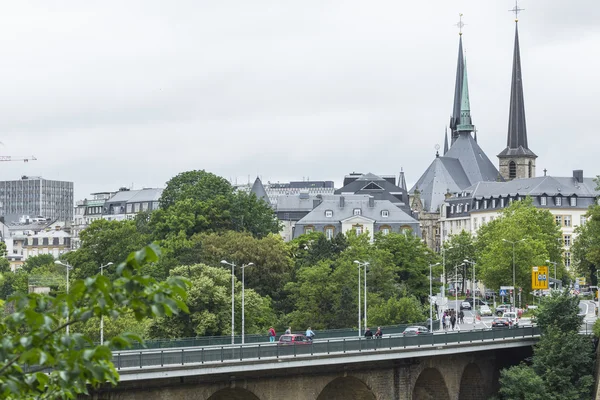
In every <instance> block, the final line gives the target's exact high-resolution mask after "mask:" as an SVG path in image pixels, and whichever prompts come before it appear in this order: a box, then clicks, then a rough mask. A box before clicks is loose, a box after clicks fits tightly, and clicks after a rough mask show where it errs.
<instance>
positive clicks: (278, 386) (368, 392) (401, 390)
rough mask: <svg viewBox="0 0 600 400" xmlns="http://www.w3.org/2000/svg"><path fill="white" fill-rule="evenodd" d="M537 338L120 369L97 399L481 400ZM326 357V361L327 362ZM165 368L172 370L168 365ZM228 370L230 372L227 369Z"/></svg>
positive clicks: (93, 395) (93, 397) (494, 387)
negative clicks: (198, 367) (196, 365)
mask: <svg viewBox="0 0 600 400" xmlns="http://www.w3.org/2000/svg"><path fill="white" fill-rule="evenodd" d="M534 341H535V339H534V338H529V339H522V340H518V341H508V342H502V343H495V344H494V346H492V347H494V348H493V349H490V346H489V345H484V344H483V343H479V344H476V343H473V344H471V345H469V346H465V345H462V346H444V347H443V348H441V347H440V348H437V347H434V348H429V349H427V350H425V349H423V348H420V349H414V351H408V350H406V351H403V352H401V353H399V352H397V351H378V352H377V353H375V354H371V355H369V356H367V355H365V354H364V353H363V354H361V355H360V356H358V355H356V354H354V355H353V354H344V355H329V356H328V357H327V358H325V357H320V358H316V359H312V358H309V359H296V358H294V359H290V360H286V359H279V360H270V361H269V360H261V361H262V363H264V364H262V363H244V362H238V363H236V364H235V365H234V366H223V367H220V366H215V367H207V366H204V367H203V369H202V371H203V372H202V373H201V374H198V373H197V372H194V371H195V370H194V369H193V368H191V367H190V366H179V368H173V367H171V368H168V371H167V370H165V369H164V368H163V369H162V370H161V369H160V368H157V369H156V370H155V371H154V372H149V371H145V370H144V371H142V370H141V369H138V370H137V371H136V370H135V369H131V370H127V371H121V378H122V381H121V383H120V384H119V385H118V386H117V387H115V388H110V387H105V388H102V389H100V390H97V391H96V392H94V393H92V394H91V397H92V399H93V400H163V399H178V400H179V399H181V400H280V399H290V400H291V399H293V400H296V399H298V400H325V399H328V400H338V399H339V400H342V399H343V400H375V399H377V400H380V399H381V400H387V399H390V400H410V399H413V400H414V399H419V400H420V399H424V400H427V399H432V400H479V399H487V398H489V396H490V395H491V394H492V393H495V391H496V390H497V380H498V375H499V370H500V369H501V368H504V367H506V366H507V365H515V364H518V363H519V362H520V361H521V360H523V359H524V358H525V357H528V356H530V355H531V346H532V344H533V343H534ZM324 361H327V362H324ZM165 368H166V367H165ZM223 368H226V369H223Z"/></svg>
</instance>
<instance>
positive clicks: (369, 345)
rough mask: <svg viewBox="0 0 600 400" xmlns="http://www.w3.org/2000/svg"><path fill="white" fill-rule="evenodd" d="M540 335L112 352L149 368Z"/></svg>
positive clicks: (503, 332) (533, 329) (121, 361)
mask: <svg viewBox="0 0 600 400" xmlns="http://www.w3.org/2000/svg"><path fill="white" fill-rule="evenodd" d="M539 334H540V330H539V328H538V327H537V326H527V327H519V328H512V329H481V330H473V331H450V332H445V333H439V334H425V335H416V336H403V335H385V336H384V337H383V338H380V339H365V338H358V337H357V338H332V339H327V340H321V341H315V342H313V343H310V344H305V345H300V344H297V345H279V344H277V343H265V344H263V343H258V344H256V345H248V344H246V345H244V346H242V345H226V346H225V345H224V346H220V347H219V346H214V347H201V348H183V349H178V350H169V349H167V350H159V351H158V350H157V351H148V350H146V351H139V352H127V353H113V361H114V364H115V366H116V367H117V369H119V370H120V369H123V368H149V367H162V366H165V365H168V366H176V365H189V364H196V365H202V364H205V363H224V362H228V361H244V360H260V359H264V358H271V359H279V358H282V357H284V358H289V357H298V356H310V355H327V354H340V353H347V352H354V353H356V352H359V353H360V352H373V351H378V350H391V349H404V348H411V349H414V348H419V347H431V346H441V345H450V344H454V345H456V344H461V343H474V342H486V341H496V340H505V339H515V338H526V337H534V336H538V335H539Z"/></svg>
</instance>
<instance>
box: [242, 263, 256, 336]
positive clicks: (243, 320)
mask: <svg viewBox="0 0 600 400" xmlns="http://www.w3.org/2000/svg"><path fill="white" fill-rule="evenodd" d="M252 265H254V263H248V264H242V344H244V343H245V342H246V341H245V336H244V335H245V333H244V328H245V326H246V319H245V312H244V279H245V278H244V270H245V269H246V267H250V266H252Z"/></svg>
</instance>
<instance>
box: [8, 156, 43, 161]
mask: <svg viewBox="0 0 600 400" xmlns="http://www.w3.org/2000/svg"><path fill="white" fill-rule="evenodd" d="M29 160H31V161H36V160H37V158H35V156H29V157H28V156H24V157H22V156H0V161H23V162H29Z"/></svg>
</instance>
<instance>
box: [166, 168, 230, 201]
mask: <svg viewBox="0 0 600 400" xmlns="http://www.w3.org/2000/svg"><path fill="white" fill-rule="evenodd" d="M233 190H234V189H233V187H232V186H231V184H230V183H229V182H227V180H226V179H224V178H221V177H220V176H217V175H215V174H211V173H210V172H206V171H204V170H201V171H198V170H194V171H186V172H181V173H180V174H178V175H177V176H175V177H173V178H171V179H170V180H169V181H168V182H167V186H166V188H165V189H164V190H163V193H162V195H161V198H160V208H161V209H163V210H168V209H169V208H170V207H172V206H174V205H175V204H176V203H177V202H179V201H182V200H186V199H194V200H198V201H201V202H204V201H209V200H211V199H214V198H217V197H224V198H229V197H230V196H231V195H232V194H233Z"/></svg>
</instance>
